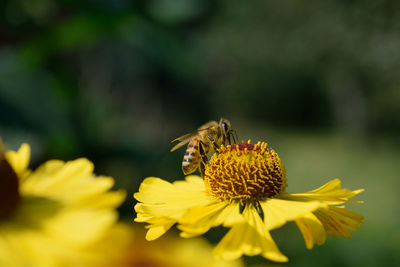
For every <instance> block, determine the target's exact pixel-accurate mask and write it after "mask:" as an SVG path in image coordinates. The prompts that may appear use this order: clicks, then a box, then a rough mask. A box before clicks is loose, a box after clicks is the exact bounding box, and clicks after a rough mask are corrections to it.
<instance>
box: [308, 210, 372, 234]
mask: <svg viewBox="0 0 400 267" xmlns="http://www.w3.org/2000/svg"><path fill="white" fill-rule="evenodd" d="M314 214H315V216H316V217H317V218H318V219H319V220H320V221H321V223H322V225H323V226H324V228H325V231H326V233H327V234H329V235H332V236H344V237H347V238H350V233H349V232H348V231H347V230H352V231H354V230H357V229H358V228H359V226H360V225H359V223H360V222H363V221H364V217H363V216H361V215H359V214H358V213H355V212H353V211H350V210H347V209H345V208H344V207H335V206H328V207H327V208H321V209H318V210H316V211H315V212H314Z"/></svg>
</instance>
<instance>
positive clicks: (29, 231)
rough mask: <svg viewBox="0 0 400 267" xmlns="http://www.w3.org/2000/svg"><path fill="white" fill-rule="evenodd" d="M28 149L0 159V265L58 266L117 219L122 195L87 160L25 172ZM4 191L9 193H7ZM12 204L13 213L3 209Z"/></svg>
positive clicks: (52, 162) (54, 163)
mask: <svg viewBox="0 0 400 267" xmlns="http://www.w3.org/2000/svg"><path fill="white" fill-rule="evenodd" d="M29 158H30V147H29V145H27V144H23V145H22V146H21V147H20V149H19V150H18V151H8V152H7V153H6V154H5V155H4V154H3V153H2V154H1V156H0V162H1V164H0V183H1V188H2V189H1V192H2V193H3V191H4V192H7V191H8V192H9V193H7V195H6V197H5V198H4V197H2V198H1V203H0V214H1V215H0V266H61V265H62V264H63V263H64V261H65V260H67V259H68V260H69V259H70V258H73V257H75V256H78V255H79V253H80V250H81V249H83V248H85V247H86V246H88V245H90V244H92V243H93V242H95V241H97V240H98V239H100V238H101V237H102V236H103V235H104V234H105V233H106V231H107V230H108V229H109V228H110V227H111V226H112V225H113V224H114V223H115V221H116V220H117V216H118V215H117V212H116V211H115V207H117V206H118V205H120V203H121V202H122V201H123V200H124V199H125V192H123V191H109V189H110V188H111V187H112V186H113V184H114V180H113V179H112V178H111V177H101V176H100V177H96V176H95V175H94V174H93V168H94V166H93V164H92V163H91V162H90V161H88V160H87V159H85V158H80V159H77V160H74V161H69V162H63V161H60V160H50V161H47V162H46V163H44V164H43V165H41V166H40V167H39V168H37V169H36V170H34V171H31V170H29V169H28V164H29ZM5 187H8V189H5ZM7 203H13V205H12V207H13V208H12V209H6V208H5V207H7V206H8V204H7Z"/></svg>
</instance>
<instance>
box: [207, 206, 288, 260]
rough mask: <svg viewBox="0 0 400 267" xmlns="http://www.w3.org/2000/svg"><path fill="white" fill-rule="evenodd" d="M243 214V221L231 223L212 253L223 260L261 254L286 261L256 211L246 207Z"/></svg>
mask: <svg viewBox="0 0 400 267" xmlns="http://www.w3.org/2000/svg"><path fill="white" fill-rule="evenodd" d="M243 216H244V218H245V221H244V222H242V223H238V224H235V225H233V227H232V228H231V230H229V232H228V233H227V234H226V235H225V236H224V238H223V239H222V240H221V241H220V242H219V244H218V245H217V246H216V247H215V249H214V254H215V255H216V256H219V257H221V258H223V259H225V260H233V259H237V258H239V257H240V256H242V255H243V254H245V255H249V256H254V255H259V254H261V255H262V256H263V257H265V258H267V259H269V260H272V261H276V262H287V261H288V258H287V257H286V256H285V255H283V254H282V253H281V252H280V251H279V249H278V247H277V246H276V244H275V242H274V240H273V239H272V237H271V235H270V233H269V231H268V229H267V228H266V227H265V225H264V223H263V222H262V220H261V218H260V216H259V215H258V213H257V211H256V210H255V209H254V208H253V207H250V208H249V207H246V208H245V210H244V211H243Z"/></svg>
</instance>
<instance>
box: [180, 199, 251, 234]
mask: <svg viewBox="0 0 400 267" xmlns="http://www.w3.org/2000/svg"><path fill="white" fill-rule="evenodd" d="M241 221H243V216H242V215H241V214H240V212H239V204H238V203H229V202H215V203H213V204H210V205H207V206H203V207H193V208H190V209H189V210H188V211H187V212H186V213H185V214H184V215H183V216H182V218H181V219H180V220H179V223H180V225H179V226H178V228H179V229H180V230H181V231H182V233H181V236H182V237H193V236H197V235H201V234H203V233H205V232H207V231H208V230H209V229H210V228H211V227H215V226H218V225H221V224H222V225H223V226H226V227H228V226H231V225H233V224H235V223H238V222H241Z"/></svg>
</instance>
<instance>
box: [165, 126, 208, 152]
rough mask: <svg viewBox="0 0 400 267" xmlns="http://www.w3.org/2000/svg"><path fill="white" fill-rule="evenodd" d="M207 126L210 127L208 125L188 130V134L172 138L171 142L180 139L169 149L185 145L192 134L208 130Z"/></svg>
mask: <svg viewBox="0 0 400 267" xmlns="http://www.w3.org/2000/svg"><path fill="white" fill-rule="evenodd" d="M208 128H210V127H207V128H205V129H199V130H196V131H193V132H190V133H188V134H185V135H182V136H180V137H178V138H176V139H174V140H172V141H171V143H173V142H176V141H180V142H179V143H178V144H176V145H175V146H174V147H173V148H171V150H170V151H171V152H173V151H175V150H177V149H178V148H180V147H182V146H184V145H186V144H187V143H189V142H190V140H191V139H192V137H193V136H196V135H197V134H198V132H201V131H205V130H208Z"/></svg>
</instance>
